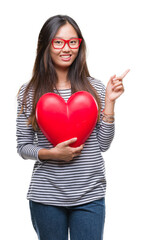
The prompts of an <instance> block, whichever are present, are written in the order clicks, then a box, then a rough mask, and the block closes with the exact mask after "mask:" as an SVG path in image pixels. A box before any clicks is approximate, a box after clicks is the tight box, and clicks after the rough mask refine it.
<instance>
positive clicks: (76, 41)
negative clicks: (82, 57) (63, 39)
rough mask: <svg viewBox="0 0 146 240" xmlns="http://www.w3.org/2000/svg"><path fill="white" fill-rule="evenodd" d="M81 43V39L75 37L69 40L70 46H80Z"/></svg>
mask: <svg viewBox="0 0 146 240" xmlns="http://www.w3.org/2000/svg"><path fill="white" fill-rule="evenodd" d="M79 45H80V40H79V39H78V38H74V39H71V40H70V41H69V46H70V48H78V47H79Z"/></svg>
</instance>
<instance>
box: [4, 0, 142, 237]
mask: <svg viewBox="0 0 146 240" xmlns="http://www.w3.org/2000/svg"><path fill="white" fill-rule="evenodd" d="M144 4H145V1H144V0H143V1H142V0H139V1H134V0H121V1H119V0H110V1H109V0H102V1H99V0H96V1H94V0H93V1H92V0H90V1H81V0H80V1H79V0H74V1H68V0H64V1H63V0H62V1H60V0H54V1H49V0H48V1H45V0H44V1H43V0H41V1H37V0H35V1H34V0H32V1H31V0H29V1H20V0H19V1H17V0H13V1H10V0H9V1H8V0H5V1H3V3H2V4H1V6H0V36H1V37H0V41H1V43H0V76H1V81H0V82H1V83H0V86H1V91H0V112H1V113H0V116H1V117H0V126H1V131H0V134H1V152H0V161H1V168H0V184H1V186H0V194H1V197H0V201H1V204H0V208H1V209H0V218H1V233H0V235H1V236H2V239H3V240H8V239H15V240H20V239H21V240H26V239H27V240H35V239H37V237H36V234H35V232H34V230H33V228H32V225H31V220H30V214H29V207H28V201H27V200H26V193H27V189H28V186H29V182H30V178H31V172H32V168H33V163H34V162H33V161H29V160H28V161H27V160H26V161H25V160H23V159H21V158H20V157H19V156H18V155H17V153H16V136H15V132H16V127H15V125H16V107H17V104H16V95H17V92H18V90H19V88H20V86H21V85H22V84H23V83H24V82H27V81H28V80H29V79H30V77H31V73H32V68H33V64H34V60H35V54H36V46H37V38H38V34H39V31H40V29H41V27H42V25H43V24H44V22H45V21H46V20H47V19H48V18H49V17H51V16H53V15H56V14H67V15H69V16H71V17H72V18H74V19H75V20H76V22H77V23H78V25H79V26H80V28H81V30H82V33H83V36H84V38H85V40H86V43H87V50H88V51H87V62H88V67H89V70H90V74H91V76H93V77H95V78H98V79H100V80H102V81H103V83H104V84H105V85H106V84H107V81H108V80H109V78H110V76H112V75H113V74H117V75H119V74H121V73H122V72H123V71H125V70H126V69H127V68H130V69H131V71H130V72H129V73H128V75H127V76H126V78H125V79H124V86H125V93H124V94H123V95H122V96H121V97H120V99H118V100H117V103H116V109H115V115H116V135H115V138H114V141H113V143H112V145H111V148H110V150H108V151H107V152H106V153H104V158H105V162H106V176H107V183H108V184H107V194H106V223H105V231H104V240H123V239H124V240H129V239H132V240H145V239H146V230H145V229H146V228H145V224H146V194H145V189H146V186H145V185H146V154H145V148H146V144H145V135H146V126H145V125H146V124H145V119H146V118H145V117H146V114H145V111H146V110H145V109H146V108H145V103H146V99H145V95H146V91H145V88H146V84H145V81H146V77H145V72H146V71H145V67H146V66H145V65H146V34H145V29H146V26H145V23H146V14H145V12H146V9H145V5H144Z"/></svg>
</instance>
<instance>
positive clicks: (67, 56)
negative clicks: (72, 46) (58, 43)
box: [61, 55, 70, 58]
mask: <svg viewBox="0 0 146 240" xmlns="http://www.w3.org/2000/svg"><path fill="white" fill-rule="evenodd" d="M61 57H62V58H69V57H70V55H65V56H61Z"/></svg>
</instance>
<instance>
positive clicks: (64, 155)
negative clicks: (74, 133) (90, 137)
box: [50, 138, 84, 162]
mask: <svg viewBox="0 0 146 240" xmlns="http://www.w3.org/2000/svg"><path fill="white" fill-rule="evenodd" d="M76 141H77V138H72V139H69V140H67V141H65V142H62V143H59V144H57V145H56V147H54V148H52V149H50V151H51V153H52V159H53V160H63V161H66V162H69V161H71V160H72V159H73V158H74V157H77V156H79V155H80V154H81V151H82V149H83V147H84V145H83V144H82V145H81V146H79V147H70V146H69V145H70V144H72V143H74V142H76Z"/></svg>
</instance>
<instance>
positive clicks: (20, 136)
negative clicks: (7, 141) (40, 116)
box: [16, 86, 41, 160]
mask: <svg viewBox="0 0 146 240" xmlns="http://www.w3.org/2000/svg"><path fill="white" fill-rule="evenodd" d="M24 89H25V87H24V86H23V87H22V88H21V90H20V92H19V96H18V103H17V120H16V137H17V152H18V154H19V155H20V156H21V157H22V158H23V159H32V160H39V159H38V151H39V150H40V149H41V147H38V146H37V144H36V143H35V132H34V130H33V128H32V126H31V125H28V124H27V120H28V117H29V114H30V111H29V109H28V110H27V111H26V112H25V109H24V110H23V112H22V113H21V106H22V96H23V93H24ZM28 104H30V102H29V101H28Z"/></svg>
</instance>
